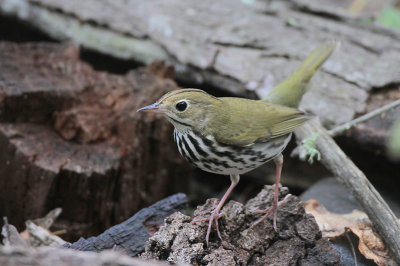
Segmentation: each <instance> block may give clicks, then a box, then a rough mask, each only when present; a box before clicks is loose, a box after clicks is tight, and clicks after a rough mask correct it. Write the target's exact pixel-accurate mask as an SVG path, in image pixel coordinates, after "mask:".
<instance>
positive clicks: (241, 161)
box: [137, 41, 336, 245]
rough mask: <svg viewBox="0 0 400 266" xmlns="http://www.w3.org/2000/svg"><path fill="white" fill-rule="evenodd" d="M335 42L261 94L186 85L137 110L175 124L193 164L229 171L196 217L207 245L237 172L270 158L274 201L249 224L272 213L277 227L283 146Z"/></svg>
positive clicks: (180, 145)
mask: <svg viewBox="0 0 400 266" xmlns="http://www.w3.org/2000/svg"><path fill="white" fill-rule="evenodd" d="M335 46H336V43H335V42H333V41H330V42H327V43H324V44H323V45H321V46H320V47H318V48H317V49H315V50H314V51H313V52H312V53H311V54H310V55H309V56H308V57H307V59H306V60H305V61H304V62H303V63H302V65H301V66H300V67H299V68H298V69H297V70H296V71H295V72H294V74H293V75H292V76H290V77H289V78H287V79H286V80H285V81H283V82H282V83H281V84H279V85H278V86H277V87H275V88H274V89H273V90H272V91H271V92H270V93H269V94H268V95H267V96H266V97H265V98H264V99H262V100H253V99H246V98H238V97H215V96H213V95H211V94H209V93H207V92H205V91H203V90H200V89H195V88H186V89H178V90H173V91H171V92H168V93H166V94H165V95H163V96H162V97H161V98H160V99H158V100H157V101H156V102H155V103H153V104H151V105H148V106H145V107H142V108H140V109H138V110H137V112H141V111H149V112H155V113H162V114H163V115H164V116H165V118H166V119H167V120H168V121H169V122H170V123H171V124H172V125H173V126H174V140H175V142H176V145H177V147H178V151H179V153H180V154H181V155H182V156H183V157H184V158H185V159H186V160H187V161H189V162H190V163H192V164H193V165H194V166H196V167H198V168H200V169H202V170H204V171H206V172H210V173H214V174H220V175H228V176H230V180H231V184H230V186H229V188H228V190H227V191H226V192H225V194H224V195H223V197H222V198H221V199H220V201H219V203H218V205H217V207H216V208H215V209H214V210H213V211H212V213H211V214H210V217H208V218H206V219H199V220H196V221H195V222H204V221H208V229H207V234H206V243H207V245H208V243H209V236H210V232H211V229H212V226H213V224H215V226H216V230H217V233H218V236H219V238H221V234H220V231H219V227H218V219H219V218H220V217H221V216H223V215H224V214H223V213H221V212H220V211H221V209H222V207H223V205H224V203H225V201H226V200H227V198H228V197H229V195H230V193H231V192H232V190H233V189H234V188H235V187H236V185H237V184H238V183H239V180H240V175H242V174H245V173H247V172H249V171H251V170H253V169H255V168H257V167H260V166H261V165H263V164H265V163H266V162H268V161H271V160H273V161H274V162H275V165H276V176H275V188H274V197H273V204H272V207H270V208H267V209H265V210H261V211H257V213H260V212H262V213H265V214H264V216H263V217H261V218H260V219H258V220H257V221H255V222H254V223H253V225H252V226H256V225H257V224H259V223H260V222H262V221H263V220H265V219H266V218H267V216H269V215H270V214H271V213H273V215H274V216H273V226H274V228H275V230H277V226H276V217H277V211H278V205H279V202H278V194H279V183H280V177H281V171H282V165H283V156H282V152H283V150H284V149H285V148H286V146H287V144H288V143H289V141H290V139H291V136H292V133H293V131H294V130H295V129H296V128H298V127H300V126H301V125H303V124H304V123H305V122H306V121H308V120H309V119H310V118H311V117H312V116H311V115H309V114H307V113H305V112H303V111H301V110H299V109H297V107H298V105H299V102H300V100H301V97H302V95H303V94H304V93H305V91H306V86H307V83H308V81H309V80H310V79H311V77H312V75H313V74H314V73H315V72H316V70H317V69H318V68H319V67H320V66H321V65H322V64H323V63H324V62H325V60H326V59H327V58H328V57H329V56H330V55H331V54H332V52H333V50H334V48H335ZM221 239H222V238H221Z"/></svg>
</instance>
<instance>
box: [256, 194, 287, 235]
mask: <svg viewBox="0 0 400 266" xmlns="http://www.w3.org/2000/svg"><path fill="white" fill-rule="evenodd" d="M289 196H290V194H288V195H286V196H285V197H284V198H283V200H281V201H278V202H277V204H273V205H272V206H271V207H269V208H267V209H265V210H258V211H254V212H253V213H254V214H259V213H265V214H264V215H263V216H262V217H261V218H260V219H258V220H257V221H255V222H254V223H252V224H251V226H250V227H251V228H253V227H255V226H257V225H258V224H260V223H261V222H262V221H264V220H265V219H267V217H268V216H269V215H270V214H271V213H274V219H273V223H274V229H275V231H278V229H277V226H276V216H277V213H278V207H279V206H280V205H282V204H284V203H286V202H287V200H288V198H289Z"/></svg>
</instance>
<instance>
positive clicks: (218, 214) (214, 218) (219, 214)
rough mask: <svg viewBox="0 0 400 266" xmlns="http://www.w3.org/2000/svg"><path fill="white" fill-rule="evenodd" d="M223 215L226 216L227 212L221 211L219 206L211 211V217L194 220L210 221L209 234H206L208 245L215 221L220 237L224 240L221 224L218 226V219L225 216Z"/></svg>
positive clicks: (197, 221) (196, 221) (198, 221)
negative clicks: (220, 228) (220, 229)
mask: <svg viewBox="0 0 400 266" xmlns="http://www.w3.org/2000/svg"><path fill="white" fill-rule="evenodd" d="M223 216H225V213H224V212H219V210H218V208H217V209H215V210H214V211H213V212H212V213H211V215H210V217H208V218H204V219H196V220H193V222H194V223H200V222H207V221H208V229H207V235H206V243H207V246H208V240H209V238H210V233H211V227H212V225H213V223H214V224H215V227H216V228H217V234H218V237H219V238H220V239H221V240H222V237H221V233H220V231H219V226H218V219H219V218H221V217H223Z"/></svg>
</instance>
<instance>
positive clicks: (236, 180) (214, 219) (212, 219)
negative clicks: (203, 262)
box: [193, 175, 240, 245]
mask: <svg viewBox="0 0 400 266" xmlns="http://www.w3.org/2000/svg"><path fill="white" fill-rule="evenodd" d="M239 180H240V176H239V175H231V185H230V186H229V188H228V190H227V191H226V192H225V194H224V196H223V197H222V199H221V200H220V201H219V203H218V205H217V208H215V210H214V211H213V212H212V213H211V215H210V217H209V218H206V219H199V220H194V221H193V222H195V223H198V222H206V221H208V229H207V235H206V243H207V245H208V239H209V237H210V233H211V227H212V224H213V223H215V226H216V227H217V233H218V237H219V238H221V233H220V232H219V228H218V219H219V218H220V217H222V216H223V215H224V214H223V213H220V212H219V211H220V210H221V209H222V206H224V203H225V201H226V199H227V198H228V196H229V194H231V192H232V190H233V189H234V188H235V187H236V185H237V184H238V183H239Z"/></svg>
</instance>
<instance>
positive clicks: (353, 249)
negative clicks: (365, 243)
mask: <svg viewBox="0 0 400 266" xmlns="http://www.w3.org/2000/svg"><path fill="white" fill-rule="evenodd" d="M344 235H345V236H346V238H347V241H349V244H350V247H351V252H352V253H353V259H354V266H358V263H357V254H356V249H355V248H354V244H353V241H351V238H350V236H349V228H347V227H346V228H345V229H344Z"/></svg>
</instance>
